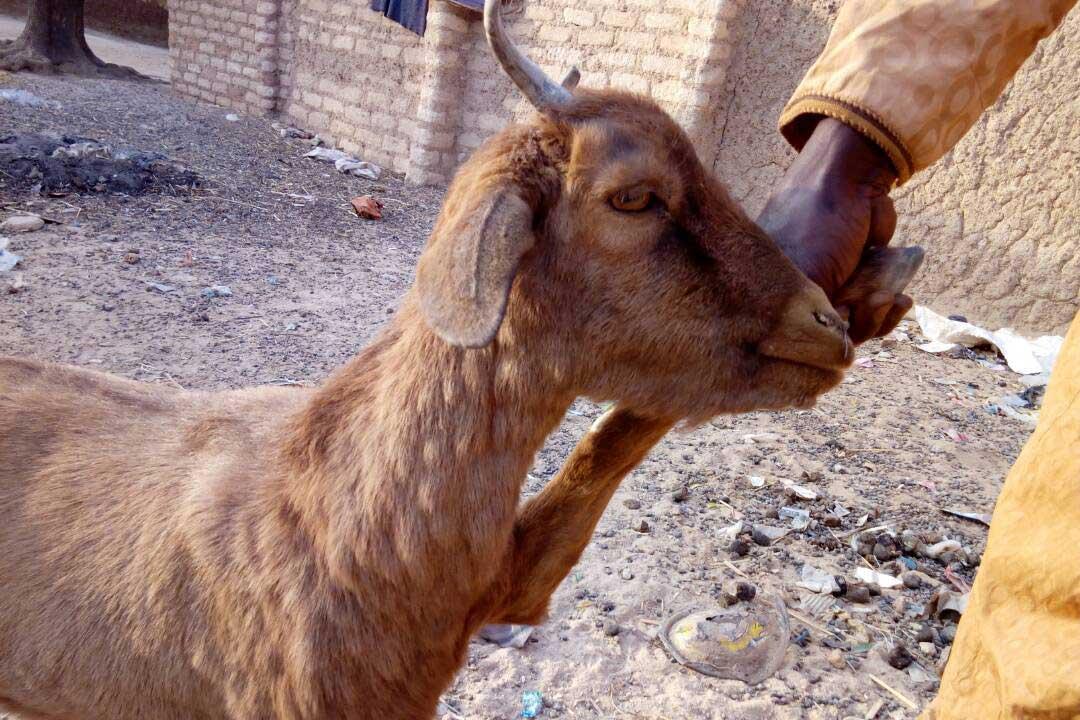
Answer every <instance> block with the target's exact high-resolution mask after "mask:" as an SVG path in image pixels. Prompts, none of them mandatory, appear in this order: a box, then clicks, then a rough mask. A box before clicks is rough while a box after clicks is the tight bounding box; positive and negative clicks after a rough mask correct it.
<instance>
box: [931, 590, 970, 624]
mask: <svg viewBox="0 0 1080 720" xmlns="http://www.w3.org/2000/svg"><path fill="white" fill-rule="evenodd" d="M969 597H970V595H969V594H968V593H956V592H953V591H952V590H938V591H937V592H936V593H934V595H933V597H931V598H930V604H929V605H928V606H927V611H928V612H929V613H931V614H933V616H934V617H935V618H937V619H938V620H939V621H941V622H960V617H961V616H962V615H963V614H964V611H965V610H967V605H968V598H969Z"/></svg>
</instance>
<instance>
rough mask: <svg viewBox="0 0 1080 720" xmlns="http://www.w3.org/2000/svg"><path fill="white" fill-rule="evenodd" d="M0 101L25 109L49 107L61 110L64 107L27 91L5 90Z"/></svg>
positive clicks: (0, 96)
mask: <svg viewBox="0 0 1080 720" xmlns="http://www.w3.org/2000/svg"><path fill="white" fill-rule="evenodd" d="M0 100H6V101H7V102H10V103H15V104H16V105H22V106H23V107H47V108H53V109H55V110H59V109H60V108H62V107H63V105H61V104H60V103H58V102H56V101H55V100H46V99H45V98H41V97H38V96H37V95H35V94H34V93H32V92H27V91H26V90H12V89H4V90H0Z"/></svg>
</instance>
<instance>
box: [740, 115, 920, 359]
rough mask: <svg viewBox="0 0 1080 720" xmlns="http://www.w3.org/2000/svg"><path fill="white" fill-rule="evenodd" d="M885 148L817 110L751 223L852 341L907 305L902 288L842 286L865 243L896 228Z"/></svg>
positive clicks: (877, 241) (879, 242) (878, 330)
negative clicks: (831, 305) (828, 302)
mask: <svg viewBox="0 0 1080 720" xmlns="http://www.w3.org/2000/svg"><path fill="white" fill-rule="evenodd" d="M895 180H896V171H895V170H894V168H893V165H892V163H891V162H890V161H889V159H888V156H887V155H886V154H885V153H884V152H883V151H882V150H881V149H879V148H878V147H877V146H876V145H874V144H873V143H872V142H870V141H869V140H867V139H866V138H865V137H863V135H861V134H860V133H858V132H857V131H855V130H852V129H851V128H849V127H848V126H847V125H844V124H843V123H841V122H839V121H837V120H833V119H832V118H823V119H822V120H821V121H820V122H819V123H818V124H817V126H816V127H815V128H814V131H813V134H812V135H811V136H810V139H809V140H808V141H807V143H806V145H805V146H804V147H803V149H802V151H801V152H800V153H799V154H798V156H797V157H796V158H795V161H794V162H793V163H792V165H791V167H790V168H788V171H787V172H786V173H785V174H784V177H783V179H782V180H781V181H780V184H779V185H777V187H776V188H775V189H774V190H773V193H772V195H771V196H770V197H769V201H768V203H767V204H766V206H765V209H764V210H763V211H762V212H761V215H760V216H759V217H758V223H759V224H760V225H761V227H762V228H763V229H764V230H765V231H766V232H767V233H769V235H770V236H772V238H773V239H774V240H775V241H776V242H777V244H778V245H780V247H781V249H782V250H783V251H784V252H785V253H786V254H787V255H788V257H790V258H791V259H792V261H793V262H794V263H795V265H796V266H798V267H799V269H800V270H802V271H803V272H804V273H806V275H807V276H808V277H809V278H810V279H811V280H813V281H814V282H815V283H817V284H818V285H820V286H821V287H822V289H823V290H824V291H825V294H826V295H828V296H829V298H830V299H833V300H834V301H835V300H836V299H837V298H843V304H842V305H838V306H837V307H836V310H837V312H839V313H840V315H841V316H842V317H844V318H845V319H846V320H847V321H848V323H849V326H850V327H849V329H848V334H849V335H850V337H851V339H852V341H853V342H855V343H861V342H865V341H866V340H868V339H870V338H872V337H880V336H882V335H885V334H887V333H889V332H890V331H891V330H892V329H893V328H894V327H896V325H897V323H899V322H900V320H901V319H902V318H903V317H904V315H905V314H906V313H907V311H908V310H909V309H910V308H911V305H912V300H911V298H910V297H908V296H907V295H904V294H896V293H893V292H883V291H881V290H874V289H873V288H868V289H864V288H862V287H859V288H856V289H853V288H845V284H846V283H847V282H848V280H849V279H850V278H851V276H852V274H853V273H854V272H855V268H856V267H858V265H859V261H860V259H861V258H862V257H863V252H864V250H866V248H868V247H875V246H886V245H888V244H889V241H890V240H891V239H892V235H893V231H894V230H895V229H896V211H895V209H894V208H893V203H892V199H891V198H890V197H889V190H890V188H891V187H892V185H893V183H894V182H895Z"/></svg>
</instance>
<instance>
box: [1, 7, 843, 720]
mask: <svg viewBox="0 0 1080 720" xmlns="http://www.w3.org/2000/svg"><path fill="white" fill-rule="evenodd" d="M499 4H500V3H499V1H498V0H488V1H487V3H486V5H485V29H486V31H487V33H488V39H489V42H490V44H491V47H492V49H493V50H494V52H495V55H496V56H497V58H498V59H499V62H500V64H501V65H502V66H503V68H504V69H505V70H506V72H507V73H508V74H509V75H510V76H511V78H512V79H513V80H514V82H515V83H516V84H517V86H518V87H519V88H520V89H521V90H522V92H523V93H524V94H525V95H526V96H527V97H528V98H529V99H530V101H531V102H532V103H533V105H534V106H535V107H536V108H537V110H538V111H539V113H538V114H537V116H536V117H535V118H534V119H533V120H531V121H530V122H528V123H526V124H523V125H517V126H512V127H509V128H507V129H506V130H504V131H503V132H502V133H500V134H498V135H497V136H495V137H494V138H493V139H491V140H490V141H489V142H487V143H486V144H485V145H484V146H483V147H482V148H481V149H479V150H478V151H477V152H476V153H475V154H474V155H473V157H472V158H470V159H469V160H468V161H467V162H466V163H465V164H464V165H463V166H462V168H461V169H460V170H459V172H458V173H457V175H456V177H455V179H454V180H453V182H452V184H451V186H450V188H449V191H448V193H447V196H446V200H445V203H444V205H443V208H442V210H441V212H440V215H439V218H438V220H437V223H436V226H435V229H434V231H433V233H432V235H431V237H430V239H429V241H428V243H427V245H426V247H425V249H424V251H423V253H422V255H421V257H420V260H419V264H418V268H417V273H416V280H415V283H414V285H413V287H412V288H410V290H409V291H408V292H407V294H406V295H405V297H404V298H403V300H402V302H401V305H400V308H399V310H398V311H397V313H396V314H395V315H394V317H393V318H392V319H391V320H390V322H389V323H388V326H387V327H386V328H385V329H384V330H383V331H382V332H381V334H380V335H379V336H378V337H377V338H376V339H375V340H374V341H373V342H372V343H371V344H370V345H369V346H367V347H366V348H365V349H364V350H363V351H362V352H361V353H360V354H359V355H358V356H357V357H355V358H354V359H352V360H351V361H350V362H348V363H347V364H346V365H345V366H344V367H342V368H340V369H338V370H337V371H336V372H334V373H333V374H332V375H331V376H330V377H329V378H328V379H327V380H326V382H325V383H324V384H323V385H322V386H321V387H318V388H315V389H310V390H308V389H292V388H289V389H286V388H254V389H246V390H238V391H228V392H219V393H204V392H185V391H180V390H174V389H170V388H166V387H161V386H152V385H145V384H141V383H137V382H133V381H129V380H125V379H121V378H118V377H115V376H111V375H107V374H103V373H98V372H93V371H88V370H82V369H77V368H73V367H67V366H60V365H54V364H48V363H44V362H37V361H31V360H23V359H16V358H7V359H3V360H2V361H0V587H2V588H3V592H2V593H0V709H3V710H7V711H10V712H15V713H18V714H20V715H23V716H24V717H27V718H41V719H46V720H59V719H61V718H66V719H71V718H78V719H79V720H106V719H107V720H134V719H136V718H139V719H140V720H141V719H145V718H154V719H155V720H180V719H181V718H182V719H184V720H189V719H194V720H217V719H222V720H225V719H228V720H263V719H267V718H280V719H284V718H290V719H292V718H296V719H307V718H320V719H323V718H372V719H375V720H394V719H399V718H400V719H405V718H410V719H411V718H429V717H431V716H432V715H433V714H434V710H435V706H436V703H437V701H438V697H439V695H440V693H441V692H442V691H443V690H444V689H445V688H446V686H447V685H448V684H449V682H450V681H451V679H452V677H453V675H454V673H455V671H456V670H457V669H458V667H459V666H460V665H461V663H462V662H463V659H464V654H465V650H466V646H467V644H468V642H469V638H470V637H471V636H472V635H473V634H474V632H475V631H476V630H477V629H478V628H479V627H480V626H481V625H482V624H483V623H485V622H536V621H538V620H539V619H540V617H541V616H542V614H543V613H544V611H545V608H546V603H547V597H548V595H549V594H550V591H551V589H552V588H553V587H554V586H555V585H556V584H557V583H558V581H559V580H560V579H561V578H562V577H563V576H564V575H565V574H566V572H567V570H568V569H569V567H570V565H569V564H567V563H570V564H572V563H573V561H574V560H575V559H576V557H577V555H576V553H580V549H581V548H583V547H584V546H585V543H586V542H587V541H588V537H589V534H590V533H591V532H592V528H593V526H594V525H595V519H596V518H597V517H598V516H599V513H600V512H601V511H602V510H603V506H604V505H606V503H607V501H608V499H609V498H610V492H611V490H613V486H612V485H611V484H610V483H609V482H602V481H601V480H602V479H603V478H611V477H616V476H621V475H622V474H624V473H625V472H627V471H628V470H629V469H630V467H632V466H633V465H634V464H636V463H637V462H638V461H639V460H640V459H641V457H642V456H643V455H644V453H645V452H646V451H647V450H648V448H649V447H651V445H652V444H653V443H655V442H656V441H657V440H658V439H659V437H660V436H661V435H663V433H664V432H665V431H666V430H667V428H668V426H669V425H670V424H671V423H672V422H674V421H675V420H678V419H683V418H687V419H690V420H694V419H701V418H707V417H710V416H712V415H715V414H718V413H734V412H742V411H748V410H753V409H760V408H784V407H790V406H796V407H808V406H810V405H812V404H813V402H814V400H815V398H816V397H817V396H818V395H820V394H821V393H823V392H825V391H826V390H828V389H829V388H831V387H833V386H835V385H836V384H837V383H838V382H839V381H840V379H841V377H842V374H843V370H844V368H846V367H847V365H848V364H849V363H850V361H851V359H852V356H853V352H852V346H851V343H850V341H849V340H848V338H847V336H846V333H845V328H844V324H843V322H842V321H841V319H840V318H839V316H838V315H837V313H836V312H835V311H834V309H833V308H832V306H831V305H830V304H829V301H828V300H827V298H826V297H825V296H824V294H823V293H822V292H821V290H820V289H819V288H818V287H817V286H815V285H813V284H812V283H810V282H809V281H808V280H807V279H806V277H805V276H804V275H803V274H802V273H800V272H799V271H798V270H797V269H796V268H795V266H794V265H792V264H791V262H790V261H789V260H788V259H787V258H785V257H784V255H783V254H782V253H781V251H780V250H779V249H778V248H777V247H776V246H775V244H774V243H773V242H772V241H771V240H770V239H769V238H768V237H767V236H766V235H765V234H764V233H763V232H762V231H761V230H760V229H759V228H758V227H757V226H756V225H754V223H753V222H751V221H750V220H749V219H748V218H747V216H746V215H745V214H744V213H743V212H742V211H741V210H740V209H739V208H738V207H737V206H736V205H735V204H734V203H733V202H732V201H731V200H730V198H729V197H728V195H727V193H726V192H725V191H724V189H723V188H722V187H721V186H720V184H719V183H718V181H717V180H716V179H715V178H713V177H712V176H711V175H710V174H709V173H708V172H707V171H706V170H705V169H704V168H703V167H702V165H701V163H700V161H699V160H698V158H697V156H696V154H695V152H694V150H693V148H692V146H691V144H690V142H689V140H688V139H687V137H686V135H685V134H684V133H683V131H682V130H681V129H680V128H679V127H678V125H677V124H676V123H675V122H674V121H673V120H671V118H670V117H669V116H668V115H666V114H665V113H664V112H663V111H662V110H661V109H660V108H659V107H657V106H656V105H655V104H654V103H652V102H651V101H650V100H648V99H647V98H644V97H641V96H637V95H633V94H628V93H623V92H618V91H615V90H604V91H595V90H585V89H577V88H573V89H569V88H567V87H563V86H561V85H558V84H556V83H554V82H552V81H551V80H549V79H548V78H547V77H545V76H544V75H543V73H542V72H541V71H540V70H539V69H538V68H537V67H536V66H535V65H534V64H533V63H532V62H531V61H529V60H528V59H527V58H525V57H524V56H523V55H522V54H521V53H520V51H519V50H518V49H517V48H516V47H515V46H514V45H513V43H512V42H511V41H510V39H509V38H508V37H507V35H506V33H505V30H504V29H503V27H502V24H501V21H500V18H499ZM568 85H572V83H568ZM581 395H585V396H589V397H592V398H594V399H596V400H599V401H613V402H617V403H618V404H619V406H620V407H622V408H625V411H620V413H616V414H615V415H613V416H610V417H608V418H607V419H606V420H604V421H603V422H601V423H600V425H599V427H598V428H597V429H596V430H595V431H594V432H593V433H592V434H591V435H590V436H589V437H587V438H586V441H584V442H583V444H582V445H581V446H579V448H578V450H576V451H575V454H574V456H573V457H572V458H571V460H572V462H571V463H570V466H569V467H570V468H571V470H572V472H564V473H560V476H559V478H557V479H556V481H554V482H552V483H551V484H549V486H548V487H547V488H545V490H544V492H543V493H542V494H541V495H540V496H538V497H537V498H534V499H533V501H532V502H530V503H528V504H527V505H526V506H525V507H524V508H522V510H521V512H520V513H518V510H517V501H518V497H519V492H520V489H521V485H522V482H523V480H524V478H525V476H526V472H527V470H528V468H529V466H530V464H531V462H532V459H533V457H534V455H535V453H536V452H537V451H538V449H539V447H540V446H541V444H542V443H543V441H544V438H545V437H546V436H547V435H548V434H549V433H550V432H551V431H552V430H553V428H554V427H555V426H556V425H557V423H558V422H559V421H560V419H561V418H562V416H563V414H564V412H565V411H566V409H567V408H568V407H569V405H570V403H571V402H573V400H574V399H575V398H576V397H578V396H581ZM627 413H630V415H627ZM627 417H631V418H632V419H633V420H634V422H629V423H627V422H626V421H625V420H626V418H627ZM610 439H615V440H617V441H618V442H616V443H614V444H613V445H612V446H616V447H617V448H618V453H617V458H615V460H616V461H615V462H612V459H611V458H610V457H608V456H607V455H606V454H605V448H606V447H608V445H607V444H606V440H610ZM594 440H595V442H594Z"/></svg>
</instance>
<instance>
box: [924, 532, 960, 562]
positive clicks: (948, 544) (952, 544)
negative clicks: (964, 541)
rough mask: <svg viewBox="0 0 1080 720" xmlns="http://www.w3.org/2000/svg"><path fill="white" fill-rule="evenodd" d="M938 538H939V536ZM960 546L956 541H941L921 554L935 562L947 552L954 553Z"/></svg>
mask: <svg viewBox="0 0 1080 720" xmlns="http://www.w3.org/2000/svg"><path fill="white" fill-rule="evenodd" d="M939 537H940V536H939ZM960 548H961V545H960V543H959V542H957V541H956V540H942V541H941V542H937V543H934V544H933V545H930V546H929V547H926V548H924V549H923V551H922V554H923V555H924V556H926V557H928V558H930V559H932V560H937V559H938V558H940V557H941V556H942V555H944V554H945V553H947V552H956V551H957V550H959V549H960Z"/></svg>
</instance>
